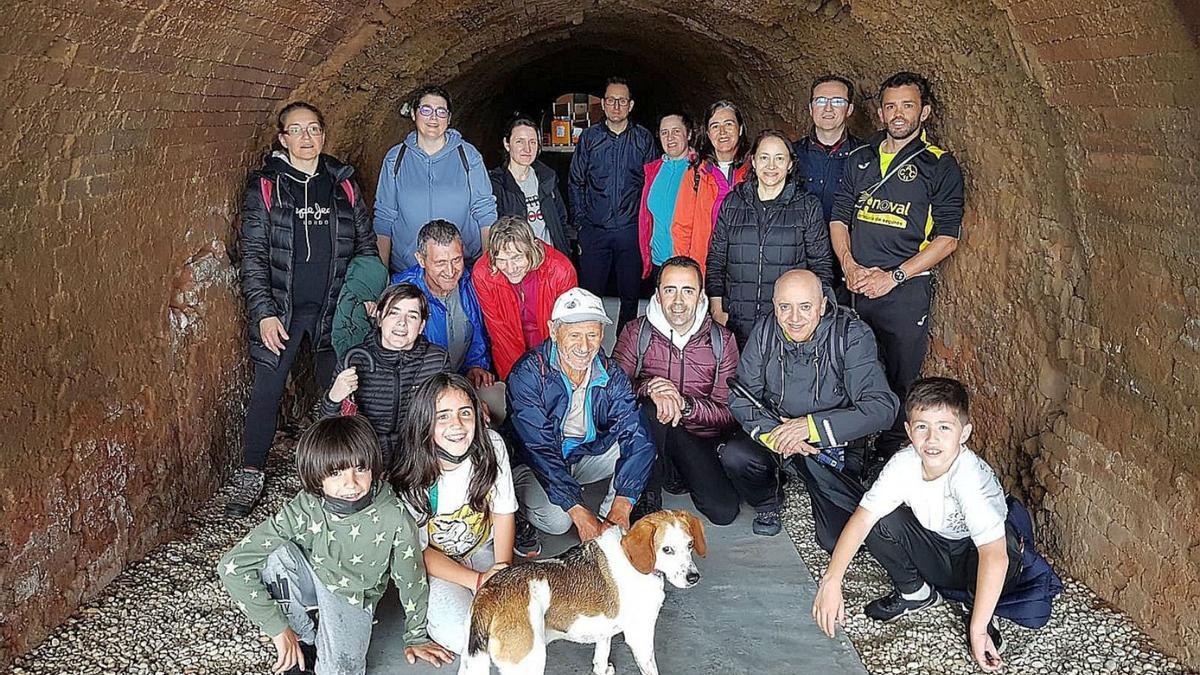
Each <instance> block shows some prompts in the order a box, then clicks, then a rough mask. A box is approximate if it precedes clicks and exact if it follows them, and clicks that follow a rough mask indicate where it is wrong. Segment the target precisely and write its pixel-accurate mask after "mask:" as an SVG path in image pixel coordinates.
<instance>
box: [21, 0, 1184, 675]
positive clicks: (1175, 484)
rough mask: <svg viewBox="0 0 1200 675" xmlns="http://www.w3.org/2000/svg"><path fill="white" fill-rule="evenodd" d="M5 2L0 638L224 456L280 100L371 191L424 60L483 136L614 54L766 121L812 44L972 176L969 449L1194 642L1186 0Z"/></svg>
mask: <svg viewBox="0 0 1200 675" xmlns="http://www.w3.org/2000/svg"><path fill="white" fill-rule="evenodd" d="M19 5H22V8H21V9H20V11H10V12H8V13H6V16H5V18H4V19H0V24H2V25H3V26H4V28H3V32H4V33H5V37H6V40H5V44H4V46H3V47H0V52H2V53H0V72H2V73H3V79H2V82H3V84H2V85H0V92H2V93H0V99H2V100H3V101H4V102H5V104H4V106H3V108H2V109H0V110H2V112H0V115H3V117H2V118H0V119H2V120H3V121H2V126H0V129H3V132H4V133H3V135H2V136H0V149H2V150H3V151H4V152H3V156H4V158H5V159H4V163H5V166H4V170H3V172H2V173H0V194H3V195H5V196H6V199H4V200H0V217H3V219H4V222H6V223H8V225H7V227H6V229H5V236H4V237H3V238H2V239H0V242H2V243H0V251H2V252H3V255H0V269H3V271H4V274H3V284H4V287H5V293H4V294H3V299H0V313H2V315H3V316H5V323H4V330H3V331H2V335H0V347H2V352H3V354H4V359H3V362H2V363H0V381H4V382H11V383H13V384H12V385H11V386H12V387H13V388H14V389H15V391H14V392H13V393H12V394H11V395H10V397H9V405H7V406H5V407H4V408H3V409H0V422H2V423H3V428H4V429H6V431H7V433H8V434H9V437H10V438H9V441H8V443H6V444H5V447H4V449H3V451H0V452H2V453H3V454H2V455H0V486H2V487H0V511H3V512H4V513H5V514H6V517H5V518H4V522H3V525H0V527H2V530H0V588H2V589H4V590H3V591H0V614H3V615H5V616H6V617H7V618H6V620H5V621H4V622H3V623H0V632H2V634H3V637H4V647H3V648H2V649H3V651H0V662H2V661H4V660H6V659H7V658H11V657H12V656H13V655H14V654H15V653H19V652H20V651H23V650H24V649H25V648H27V647H28V646H29V645H31V644H33V643H35V642H36V641H37V640H38V639H40V637H41V636H42V635H44V634H45V632H46V630H48V629H49V628H50V627H52V626H53V625H55V624H56V623H58V622H59V621H61V620H62V619H63V618H64V617H65V616H66V615H67V613H69V611H71V609H73V608H74V607H75V606H77V605H78V603H79V602H81V601H82V600H83V599H85V598H87V597H89V596H90V595H92V594H94V593H95V592H97V591H98V590H99V589H100V588H101V587H103V585H104V584H105V583H107V582H108V581H109V580H110V579H111V578H112V577H113V576H114V575H115V574H116V573H117V572H118V571H119V570H120V569H121V568H122V567H123V566H124V565H125V564H126V562H127V561H129V560H131V559H135V558H136V557H138V556H139V555H141V554H142V553H144V552H145V551H146V550H148V549H149V548H150V547H151V546H153V545H154V544H156V543H158V542H160V541H162V540H164V539H165V538H168V537H169V536H170V535H171V533H172V528H173V527H176V526H177V524H178V523H180V522H181V521H182V517H183V516H184V515H186V513H188V512H189V511H190V510H191V509H193V508H195V507H196V505H197V504H199V503H200V502H201V501H202V500H203V499H204V498H206V497H207V496H208V495H210V494H211V493H212V491H213V490H214V489H215V487H216V486H217V485H218V483H219V480H220V478H221V476H222V475H224V474H225V473H226V472H227V471H228V469H229V468H230V467H231V466H232V463H233V462H234V461H235V460H234V457H235V455H236V454H237V453H238V451H239V448H238V445H239V442H240V434H239V429H240V425H241V423H242V418H241V415H242V412H241V411H242V406H243V404H244V399H245V394H246V385H247V382H248V370H247V369H246V368H245V364H244V357H243V354H244V345H243V338H242V330H243V320H242V318H241V308H240V300H239V289H238V284H237V275H236V265H235V262H234V259H235V257H236V224H237V212H238V209H239V201H240V189H241V186H242V183H243V180H244V177H245V174H246V171H247V170H249V169H250V168H252V167H253V166H255V165H256V164H257V162H258V159H259V157H260V155H261V152H262V150H263V149H264V148H265V147H266V144H267V142H268V141H269V139H270V136H271V133H272V132H271V129H270V118H271V113H272V111H273V110H276V109H278V108H279V107H280V106H281V105H282V103H283V102H284V101H285V100H288V99H292V98H306V99H309V100H313V101H314V102H318V103H319V104H320V105H321V106H322V107H323V108H324V109H325V110H326V111H327V114H328V116H329V118H330V128H331V132H332V133H331V138H330V140H331V147H330V150H331V151H332V152H333V153H334V154H337V155H338V156H340V157H342V158H343V159H347V160H349V161H351V162H352V163H354V164H355V165H356V166H357V167H358V169H359V172H360V173H359V177H360V178H361V179H362V180H363V182H364V185H365V187H366V189H367V190H368V192H370V191H372V190H373V186H374V182H375V172H376V170H377V167H378V166H379V162H380V160H381V159H382V156H383V153H384V152H385V151H386V150H387V148H388V147H389V146H390V145H392V144H393V143H395V142H397V141H398V140H399V139H400V138H401V136H402V135H403V133H405V132H406V131H407V128H408V127H407V126H406V125H405V123H404V121H403V120H401V119H400V117H399V115H398V112H397V110H398V104H399V101H400V100H401V99H402V98H403V96H404V95H405V93H407V92H408V91H410V90H411V89H412V88H413V87H415V86H417V85H419V84H421V83H423V82H426V81H442V82H446V83H447V84H448V86H449V88H450V89H451V91H452V93H453V94H454V95H455V96H456V98H457V101H456V107H457V108H458V110H459V111H460V112H459V113H458V114H457V116H456V120H455V122H456V125H457V126H459V127H460V128H461V129H463V130H464V131H465V132H466V135H467V137H468V138H469V139H471V140H473V141H474V142H476V144H477V145H479V146H480V147H481V148H486V146H488V145H489V144H490V145H492V146H493V148H494V146H495V145H496V144H498V142H499V141H498V137H499V131H498V129H499V122H498V120H499V119H501V118H502V117H503V116H505V115H507V114H508V113H510V112H511V108H512V104H513V102H514V101H516V100H519V99H520V97H521V96H523V95H524V93H523V92H525V91H527V90H532V91H533V92H537V91H540V90H539V89H538V87H542V88H543V89H544V90H545V91H551V90H554V89H557V88H558V85H559V83H562V84H564V85H565V84H571V83H572V79H573V78H576V79H578V80H579V81H581V83H582V84H583V85H585V86H588V85H591V86H595V85H596V83H598V82H599V80H600V78H602V77H603V76H604V75H606V74H607V73H608V72H609V71H610V70H611V69H613V68H617V69H620V70H626V71H629V72H631V73H632V74H633V75H634V78H635V82H636V81H638V80H639V79H640V80H643V81H644V83H646V84H643V86H642V91H641V92H639V94H638V98H639V101H640V103H639V105H641V104H642V103H645V105H644V106H642V110H639V112H645V111H648V110H653V109H654V108H656V107H663V106H669V105H676V104H681V103H686V104H687V105H688V107H689V108H690V109H691V110H693V111H696V112H698V111H699V110H700V109H702V108H703V106H704V105H705V104H707V103H708V102H709V101H711V100H714V99H715V98H718V97H728V98H731V99H733V100H735V101H738V102H739V103H740V104H741V105H742V106H743V108H744V109H745V110H746V112H747V113H748V116H749V121H750V124H751V126H752V127H753V128H755V129H758V128H762V127H763V126H765V125H767V124H770V125H773V126H782V127H784V128H785V129H788V130H789V131H793V132H798V131H799V130H800V129H802V128H803V127H804V123H803V117H802V110H801V109H798V107H797V101H801V102H802V101H803V99H804V96H805V95H806V93H807V86H808V82H809V81H810V79H811V78H812V77H813V76H814V75H817V74H818V73H820V72H825V71H833V72H840V73H847V74H851V75H852V77H853V78H854V80H855V81H856V82H857V83H858V84H859V85H860V88H861V89H862V90H863V91H864V92H865V93H867V94H870V93H871V91H872V90H873V88H874V86H875V84H876V83H878V82H879V81H880V80H881V79H882V78H883V77H884V76H886V75H887V74H889V73H891V72H893V71H895V70H898V69H901V68H907V69H912V70H917V71H919V72H923V73H925V74H927V75H929V76H930V77H931V78H932V79H933V80H934V82H935V86H936V87H937V89H938V93H939V97H940V99H941V102H942V106H941V109H940V110H939V113H938V117H937V120H936V125H937V126H936V129H937V134H938V138H939V139H940V141H941V143H942V144H943V145H945V146H946V147H948V148H950V149H952V150H953V151H954V152H956V153H957V154H958V156H959V158H960V162H961V163H962V164H963V167H964V172H965V174H966V178H967V185H968V206H967V219H966V223H965V232H966V234H965V241H964V246H963V247H962V248H961V249H960V251H959V252H958V253H957V254H956V255H955V256H954V257H953V258H952V260H951V261H950V262H949V263H948V264H947V265H944V269H943V273H942V275H941V285H940V290H939V295H938V298H937V300H936V305H937V309H936V310H935V312H936V320H935V326H934V350H933V354H932V356H931V360H930V362H929V364H928V365H927V370H930V371H937V372H944V373H953V374H955V375H957V376H959V377H961V378H963V379H965V380H966V381H967V382H968V384H969V385H970V386H971V388H972V390H973V391H974V393H975V396H976V402H977V404H976V407H975V417H976V426H977V436H976V439H977V440H976V442H975V445H976V446H977V447H978V448H979V449H981V450H982V451H983V454H984V455H985V456H986V457H987V458H988V459H989V460H990V461H992V462H993V463H994V464H995V465H996V466H997V467H998V469H999V470H1000V473H1001V475H1002V476H1003V479H1004V482H1005V485H1006V487H1008V488H1009V489H1011V490H1013V491H1014V492H1016V493H1017V494H1020V495H1022V496H1023V497H1025V498H1026V499H1027V500H1028V502H1029V503H1030V504H1031V506H1033V507H1034V509H1035V512H1036V514H1037V518H1038V521H1039V524H1040V527H1041V533H1040V535H1041V537H1042V538H1043V539H1044V543H1045V545H1046V547H1047V548H1048V550H1049V551H1050V552H1051V553H1052V554H1053V555H1054V556H1055V557H1056V559H1057V560H1058V561H1059V562H1060V564H1061V566H1063V567H1064V568H1065V569H1066V571H1067V572H1069V573H1070V574H1072V575H1073V576H1076V577H1078V578H1080V579H1081V580H1083V581H1085V582H1086V583H1088V584H1089V585H1091V586H1092V587H1093V588H1094V589H1095V590H1096V591H1097V592H1099V593H1100V594H1101V595H1102V596H1103V597H1105V598H1106V599H1109V600H1111V601H1112V602H1114V603H1115V604H1116V605H1118V606H1119V607H1121V608H1122V609H1124V610H1126V611H1128V612H1130V613H1131V614H1132V615H1133V617H1134V618H1135V619H1136V620H1137V621H1138V622H1139V623H1140V624H1141V625H1142V626H1143V627H1144V628H1146V630H1147V631H1148V632H1150V634H1151V635H1153V636H1154V637H1156V639H1158V640H1160V641H1161V642H1162V643H1163V645H1164V647H1165V648H1167V649H1168V650H1169V651H1173V652H1175V653H1178V654H1180V655H1181V656H1182V657H1183V660H1184V661H1185V662H1187V663H1190V664H1191V665H1192V666H1198V665H1200V652H1197V651H1196V647H1195V646H1194V640H1193V641H1189V640H1187V639H1186V638H1187V636H1189V635H1193V636H1194V635H1195V633H1196V632H1197V631H1198V630H1200V618H1198V617H1197V616H1196V614H1195V612H1194V611H1191V610H1194V607H1195V606H1196V605H1197V604H1198V603H1200V508H1198V507H1200V504H1198V503H1197V497H1196V492H1197V489H1196V488H1197V486H1200V480H1198V475H1200V453H1198V452H1197V449H1196V443H1195V438H1196V437H1197V432H1198V431H1200V429H1197V426H1198V425H1197V417H1196V414H1195V410H1194V406H1195V405H1196V404H1197V403H1198V402H1200V320H1197V319H1196V317H1197V315H1200V279H1198V274H1197V272H1196V269H1197V268H1196V262H1197V257H1198V256H1197V251H1198V250H1200V236H1198V235H1197V232H1198V231H1200V228H1198V227H1197V226H1198V225H1200V223H1198V222H1197V220H1198V219H1197V216H1196V214H1195V212H1194V206H1193V205H1194V204H1195V203H1196V200H1195V197H1194V196H1193V195H1194V191H1195V190H1196V189H1197V188H1198V187H1200V175H1198V174H1200V151H1198V149H1197V144H1196V142H1195V139H1196V137H1197V135H1198V132H1200V128H1198V127H1200V125H1198V124H1197V123H1196V121H1195V117H1194V116H1195V112H1196V108H1197V94H1196V91H1197V89H1196V86H1195V85H1196V78H1197V74H1200V59H1198V53H1197V52H1198V49H1200V48H1198V45H1197V39H1196V26H1197V24H1198V23H1200V21H1198V16H1197V12H1196V10H1195V7H1194V6H1193V5H1192V4H1191V3H1188V2H1186V0H1177V1H1176V2H1170V1H1168V0H1144V1H1142V2H1125V3H1113V2H1106V1H1104V0H1086V1H1084V2H1080V3H1074V4H1072V5H1070V6H1067V5H1066V4H1062V3H1044V2H1040V1H1039V0H1025V1H1020V0H926V1H924V2H921V3H890V2H882V1H880V0H811V1H808V2H801V3H788V2H783V1H782V0H769V1H767V2H763V3H754V4H753V5H752V6H749V5H745V4H744V3H732V2H702V1H701V0H676V1H668V0H649V1H646V2H633V1H632V0H602V1H600V2H596V3H587V4H586V5H584V4H580V5H572V4H571V3H562V2H557V3H551V2H528V3H519V4H516V5H514V4H509V3H500V2H495V1H486V2H462V1H451V2H447V3H443V4H442V5H440V6H438V7H432V6H418V5H415V4H412V3H407V2H404V0H382V2H381V1H378V0H360V1H352V0H343V1H341V2H325V3H317V2H298V3H292V4H289V5H287V6H286V7H285V6H284V5H281V4H276V3H273V2H270V1H258V0H243V1H239V2H229V3H221V4H218V5H212V4H209V3H202V2H169V3H161V2H146V3H142V2H129V3H122V4H119V5H118V4H115V3H100V4H97V3H87V2H71V1H65V0H64V1H63V2H59V3H53V4H42V3H32V2H27V1H26V0H20V1H19ZM581 47H582V49H580V48H581ZM580 54H582V55H583V57H582V59H577V60H576V61H575V62H574V63H571V62H569V61H567V59H569V58H571V57H572V55H575V56H578V55H580ZM539 72H540V73H542V77H541V78H540V80H539V81H538V82H537V83H536V84H533V85H531V84H530V83H529V81H528V80H529V77H530V74H531V73H539ZM647 85H648V86H647ZM647 90H650V91H652V92H653V93H649V92H647ZM518 92H520V93H518ZM538 95H539V96H540V94H538ZM869 112H872V110H871V104H870V102H869V101H867V102H866V103H865V104H862V102H860V111H859V113H858V116H857V119H856V124H858V125H859V126H863V127H869V126H870V121H869V118H868V113H869ZM642 121H643V122H648V121H649V120H647V119H646V118H645V117H643V118H642ZM14 516H16V517H14ZM1164 617H1166V618H1171V619H1173V620H1168V621H1161V620H1159V619H1161V618H1164Z"/></svg>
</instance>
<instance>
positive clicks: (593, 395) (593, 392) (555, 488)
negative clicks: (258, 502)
mask: <svg viewBox="0 0 1200 675" xmlns="http://www.w3.org/2000/svg"><path fill="white" fill-rule="evenodd" d="M587 387H588V390H587V404H586V406H585V410H586V412H587V435H586V436H585V437H584V439H583V440H582V442H581V441H580V440H579V439H574V438H572V439H566V438H565V437H564V436H563V423H564V422H565V421H566V417H567V408H568V407H570V404H571V389H570V385H569V383H568V380H567V376H566V374H564V373H563V372H562V370H560V369H559V367H558V350H557V349H556V348H555V347H554V343H553V341H552V340H546V341H545V342H543V343H542V344H541V345H540V346H538V347H537V348H535V349H531V350H529V351H528V352H526V353H525V355H524V356H522V357H521V358H520V360H518V361H517V363H516V365H515V366H513V369H512V372H510V373H509V375H508V409H509V419H510V420H511V421H512V425H513V428H514V429H515V430H516V432H517V437H518V438H519V439H520V441H521V446H522V448H521V450H522V453H523V456H522V459H523V460H524V462H525V463H526V464H527V465H528V466H529V468H531V469H533V473H534V474H535V475H536V476H537V478H538V481H540V482H541V484H542V487H544V488H545V489H546V494H547V495H548V496H549V497H550V501H551V502H552V503H554V504H555V505H556V506H558V507H559V508H561V509H563V510H564V511H565V510H567V509H569V508H571V507H572V506H575V505H577V504H582V503H583V488H581V487H580V485H579V482H578V481H576V480H575V478H574V477H573V476H572V475H571V472H570V471H569V470H568V467H570V465H572V464H574V463H576V462H578V461H579V460H580V459H581V458H583V457H588V456H595V455H603V454H604V453H605V452H608V449H609V448H611V447H612V444H613V443H620V445H621V456H620V458H619V459H618V460H617V467H616V474H615V476H614V477H613V484H614V485H615V486H616V490H617V496H619V497H626V498H628V499H629V501H631V502H636V501H637V499H638V497H640V496H641V494H642V490H643V489H644V488H645V487H646V480H647V479H648V478H649V477H650V467H651V466H652V465H653V464H654V456H655V449H654V442H653V441H652V440H651V439H650V434H649V433H648V432H647V431H646V423H645V421H644V420H643V419H642V413H641V411H640V409H639V408H638V405H637V400H636V399H635V398H634V395H633V388H632V387H631V386H630V384H629V377H628V376H627V375H626V374H625V371H623V370H621V368H620V367H619V366H618V365H617V362H616V361H613V360H611V359H609V358H608V357H605V356H604V355H603V354H601V355H598V356H597V357H596V360H595V362H594V363H593V364H592V379H591V381H590V382H588V384H587Z"/></svg>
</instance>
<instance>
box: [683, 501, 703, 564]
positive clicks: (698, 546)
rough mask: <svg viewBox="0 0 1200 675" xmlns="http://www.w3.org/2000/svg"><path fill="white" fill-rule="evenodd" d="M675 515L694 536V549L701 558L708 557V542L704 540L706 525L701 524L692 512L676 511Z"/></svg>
mask: <svg viewBox="0 0 1200 675" xmlns="http://www.w3.org/2000/svg"><path fill="white" fill-rule="evenodd" d="M675 515H677V516H679V518H680V519H682V520H683V522H684V523H686V524H687V529H688V534H690V535H692V549H693V550H694V551H696V553H699V554H700V557H701V558H703V557H704V556H706V555H708V542H707V541H705V539H704V523H702V522H700V519H699V518H697V517H696V514H694V513H692V512H690V511H676V512H675Z"/></svg>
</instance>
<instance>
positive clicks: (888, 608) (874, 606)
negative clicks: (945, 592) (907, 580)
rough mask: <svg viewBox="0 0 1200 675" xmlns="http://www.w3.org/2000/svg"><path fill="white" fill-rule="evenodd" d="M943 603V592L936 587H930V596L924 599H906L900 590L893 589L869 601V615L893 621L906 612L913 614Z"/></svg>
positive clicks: (887, 621) (880, 619) (889, 621)
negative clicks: (939, 591)
mask: <svg viewBox="0 0 1200 675" xmlns="http://www.w3.org/2000/svg"><path fill="white" fill-rule="evenodd" d="M940 604H942V594H941V593H938V592H937V589H936V588H931V589H929V597H928V598H925V599H924V600H905V599H904V598H903V597H901V596H900V592H899V591H897V590H895V589H892V592H891V593H890V594H888V595H885V596H883V597H882V598H876V599H874V600H872V601H871V602H868V603H867V607H866V610H865V611H866V614H867V616H869V617H871V618H872V619H875V620H876V621H883V622H884V623H891V622H892V621H895V620H896V619H899V618H900V617H902V616H904V615H905V614H912V613H913V612H919V611H921V610H923V609H929V608H930V607H937V606H938V605H940Z"/></svg>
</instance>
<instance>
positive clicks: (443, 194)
mask: <svg viewBox="0 0 1200 675" xmlns="http://www.w3.org/2000/svg"><path fill="white" fill-rule="evenodd" d="M406 108H407V111H406V114H409V115H411V116H412V120H413V123H414V124H415V125H416V129H415V130H414V131H411V132H409V134H408V136H407V137H405V139H404V142H402V143H400V144H398V145H396V146H395V147H393V148H392V149H391V150H388V153H387V155H385V156H384V158H383V166H381V167H379V185H378V187H377V188H376V190H375V234H376V235H377V236H378V238H379V253H380V256H381V257H382V258H383V260H384V261H385V262H388V267H389V268H390V270H391V271H392V272H393V273H395V272H403V271H404V270H406V269H408V268H410V267H412V266H413V265H416V264H417V259H416V256H415V255H414V252H415V251H416V249H417V231H418V230H420V229H421V226H423V225H424V224H425V223H428V222H429V221H431V220H437V219H442V220H448V221H450V222H451V223H454V224H455V226H457V227H458V230H459V232H461V233H462V240H463V252H464V253H465V254H466V257H467V258H468V259H469V260H475V259H477V258H479V256H480V255H481V254H482V252H483V241H484V239H485V238H486V237H487V230H488V228H489V227H491V226H492V223H494V222H496V199H495V198H494V197H493V196H492V183H491V180H490V179H489V178H488V174H487V169H486V168H485V167H484V166H483V156H482V155H480V154H479V151H478V150H476V149H475V146H473V145H471V144H470V143H468V142H466V141H465V140H463V137H462V134H460V133H458V131H456V130H454V129H451V128H450V114H451V103H450V94H449V93H447V92H446V90H445V89H443V88H442V87H439V86H437V85H426V86H424V87H421V88H420V89H418V90H417V92H416V93H415V94H414V95H413V97H412V99H411V100H410V101H409V102H408V103H407V104H406ZM402 112H404V111H402Z"/></svg>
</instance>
